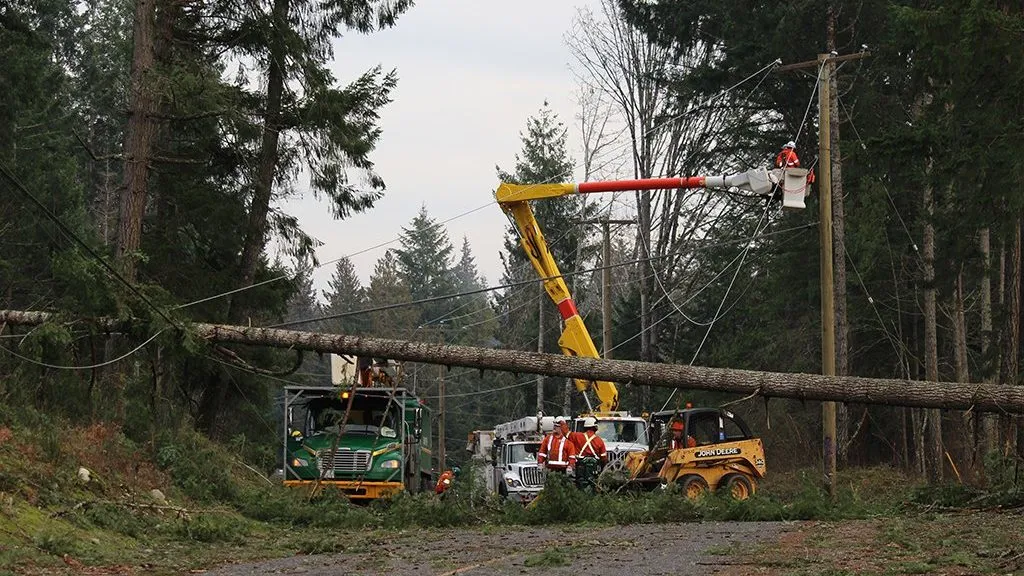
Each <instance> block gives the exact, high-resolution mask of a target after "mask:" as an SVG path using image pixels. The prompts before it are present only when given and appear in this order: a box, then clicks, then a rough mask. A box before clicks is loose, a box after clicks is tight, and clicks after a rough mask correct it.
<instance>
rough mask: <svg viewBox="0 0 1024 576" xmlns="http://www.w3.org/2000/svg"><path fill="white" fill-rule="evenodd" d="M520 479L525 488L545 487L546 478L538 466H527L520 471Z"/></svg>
mask: <svg viewBox="0 0 1024 576" xmlns="http://www.w3.org/2000/svg"><path fill="white" fill-rule="evenodd" d="M519 479H520V480H522V481H523V485H524V486H543V485H544V477H543V476H542V475H541V472H540V468H537V467H536V466H525V467H523V468H520V469H519Z"/></svg>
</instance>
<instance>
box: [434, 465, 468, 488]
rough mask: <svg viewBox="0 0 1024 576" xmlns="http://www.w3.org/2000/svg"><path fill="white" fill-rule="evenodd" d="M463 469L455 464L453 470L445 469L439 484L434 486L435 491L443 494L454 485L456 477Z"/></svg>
mask: <svg viewBox="0 0 1024 576" xmlns="http://www.w3.org/2000/svg"><path fill="white" fill-rule="evenodd" d="M459 472H461V470H460V469H459V467H458V466H453V467H452V469H451V470H445V471H444V472H443V473H442V474H441V477H440V478H438V479H437V486H435V487H434V493H435V494H437V495H442V494H444V493H445V492H447V491H448V489H449V488H451V487H452V484H454V483H455V478H456V477H457V476H458V475H459Z"/></svg>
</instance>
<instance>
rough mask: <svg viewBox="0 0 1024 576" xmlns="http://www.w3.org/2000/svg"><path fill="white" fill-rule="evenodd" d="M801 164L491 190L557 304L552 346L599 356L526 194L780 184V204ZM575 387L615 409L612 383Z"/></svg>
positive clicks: (794, 200)
mask: <svg viewBox="0 0 1024 576" xmlns="http://www.w3.org/2000/svg"><path fill="white" fill-rule="evenodd" d="M806 175H807V170H802V169H793V168H790V169H787V170H778V169H777V170H765V169H754V170H750V171H748V172H743V173H740V174H735V175H729V176H690V177H683V178H645V179H640V180H609V181H602V182H580V183H565V184H510V183H507V182H503V183H502V184H501V185H500V186H498V190H497V192H495V198H496V200H497V201H498V204H499V205H500V206H501V208H502V210H504V211H505V213H506V214H508V215H509V217H510V219H511V220H512V221H513V222H514V223H515V226H516V228H517V230H518V231H519V240H520V243H522V245H523V249H524V250H526V255H527V257H528V258H529V259H530V263H531V264H533V267H534V269H535V270H536V271H537V273H538V274H540V277H541V279H542V280H543V282H544V290H545V291H546V292H547V294H548V296H549V297H550V298H551V300H553V301H554V303H555V305H556V306H558V311H559V313H560V314H561V315H562V321H563V322H564V324H565V328H564V329H563V330H562V335H561V337H559V339H558V346H559V347H560V348H561V349H562V353H563V354H565V355H567V356H583V357H587V358H600V357H601V356H600V354H598V352H597V347H596V346H595V345H594V341H593V340H592V339H591V338H590V332H588V331H587V327H586V326H585V325H584V323H583V318H581V317H580V314H579V311H578V310H577V309H576V303H575V302H574V301H573V299H572V295H571V294H570V293H569V287H568V285H566V283H565V280H564V279H563V278H562V273H561V271H559V269H558V264H557V263H555V259H554V257H553V256H552V255H551V251H550V250H548V246H547V242H546V241H545V240H544V234H543V233H542V232H541V229H540V225H539V224H538V223H537V218H536V216H535V215H534V213H533V208H532V207H531V206H530V201H532V200H546V199H549V198H559V197H562V196H569V195H571V194H589V193H595V192H617V191H629V190H669V189H687V188H706V187H725V188H741V189H745V190H749V191H751V192H754V193H757V194H762V195H769V194H771V193H772V192H773V191H774V190H776V187H777V186H779V185H780V184H783V183H784V185H783V186H782V188H781V190H782V192H783V207H784V208H803V207H804V203H803V197H804V195H805V192H806V186H807V184H806ZM574 382H575V384H576V389H577V390H579V391H580V392H581V393H583V397H584V399H586V402H587V407H588V408H589V409H590V411H595V412H597V413H598V414H601V413H609V412H615V411H616V410H618V407H619V391H618V388H616V386H615V384H614V383H612V382H607V381H603V380H590V381H588V380H575V381H574ZM587 390H593V392H594V394H595V395H596V396H597V399H598V402H599V404H598V406H597V409H596V410H595V409H594V406H592V405H591V404H590V398H589V397H587V395H586V392H587Z"/></svg>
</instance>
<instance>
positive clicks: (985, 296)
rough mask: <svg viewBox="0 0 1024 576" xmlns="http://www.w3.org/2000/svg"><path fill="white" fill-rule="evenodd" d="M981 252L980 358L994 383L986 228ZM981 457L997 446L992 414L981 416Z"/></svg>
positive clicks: (987, 378)
mask: <svg viewBox="0 0 1024 576" xmlns="http://www.w3.org/2000/svg"><path fill="white" fill-rule="evenodd" d="M978 248H979V251H980V252H981V264H982V273H981V358H982V362H983V366H984V378H983V381H984V382H994V381H995V374H996V371H995V362H993V361H992V238H991V233H990V231H989V229H988V228H982V229H981V233H980V234H979V235H978ZM981 427H982V431H981V452H982V455H985V454H988V453H989V452H991V451H992V450H995V449H996V447H997V446H998V445H999V438H998V433H999V432H998V430H999V426H998V420H997V418H996V417H995V416H994V415H992V414H983V415H982V416H981Z"/></svg>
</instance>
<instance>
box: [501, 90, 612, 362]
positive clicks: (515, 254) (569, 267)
mask: <svg viewBox="0 0 1024 576" xmlns="http://www.w3.org/2000/svg"><path fill="white" fill-rule="evenodd" d="M520 140H521V142H522V144H523V148H522V150H521V151H520V152H519V153H517V154H516V164H515V171H514V172H512V173H509V172H505V171H503V170H501V168H498V178H499V179H500V180H501V181H503V182H511V183H516V184H542V183H550V182H562V181H566V180H569V179H571V177H572V170H573V162H572V160H571V159H570V158H569V154H568V151H567V149H566V128H565V125H564V124H562V123H561V122H560V121H559V120H558V117H557V115H556V114H555V113H554V112H553V111H552V110H551V108H550V107H549V106H548V103H547V102H545V103H544V106H543V107H542V108H541V109H540V111H539V112H538V114H537V115H536V116H533V117H531V118H529V119H528V120H527V123H526V131H525V132H524V133H521V134H520ZM532 206H533V211H534V215H535V217H536V218H537V223H538V224H539V225H540V228H541V231H542V232H543V233H544V237H545V239H546V240H547V245H548V249H549V250H551V253H552V255H553V257H554V258H555V262H556V263H557V264H558V267H559V269H561V270H562V272H563V273H565V272H570V271H575V270H577V269H580V268H581V267H583V265H584V262H587V261H589V260H590V258H591V257H592V256H593V255H594V254H595V252H596V244H595V243H594V240H593V239H592V236H591V235H590V234H588V230H587V228H586V227H585V226H583V225H581V224H580V220H583V219H586V218H591V217H593V216H594V215H595V214H596V212H597V207H596V205H594V204H593V203H587V202H586V199H585V198H583V197H582V196H578V195H574V196H567V197H564V198H554V199H548V200H543V201H539V202H533V203H532ZM501 257H502V263H503V265H504V277H503V278H502V284H511V283H516V282H522V281H525V280H530V279H531V278H538V279H539V276H538V274H537V272H536V270H534V268H533V266H532V265H531V264H530V261H529V259H528V258H527V256H526V253H525V252H524V249H523V247H522V245H521V244H520V242H519V234H518V231H517V230H516V229H515V227H512V226H510V228H509V230H508V231H507V232H506V234H505V251H504V252H503V253H502V255H501ZM579 280H580V279H578V278H575V277H570V278H567V279H566V281H567V282H568V283H569V285H570V287H573V286H575V287H576V293H575V294H574V295H573V296H574V297H575V298H579V297H580V295H581V294H586V293H587V292H588V290H587V289H586V287H585V286H582V285H580V283H579ZM539 290H540V289H539V288H538V287H536V286H532V285H525V286H521V287H518V288H512V289H509V290H507V291H506V292H505V293H504V294H502V295H501V296H500V297H499V299H498V304H499V306H498V312H499V314H501V315H502V318H501V323H502V335H503V337H502V340H503V342H504V343H505V344H506V345H511V346H516V347H525V346H527V345H528V343H530V342H533V343H536V341H537V314H538V312H537V311H538V310H539V308H537V306H526V303H528V302H536V299H537V298H538V296H539V294H540V292H539ZM539 297H542V298H545V299H546V298H547V296H546V295H545V296H539ZM544 310H546V314H545V332H546V333H547V332H550V335H546V337H545V342H546V346H545V348H546V349H547V350H549V351H552V352H555V351H557V350H558V347H557V340H558V336H557V335H558V333H559V330H558V314H557V310H556V309H555V307H554V305H553V304H552V305H551V306H550V307H545V308H544Z"/></svg>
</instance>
